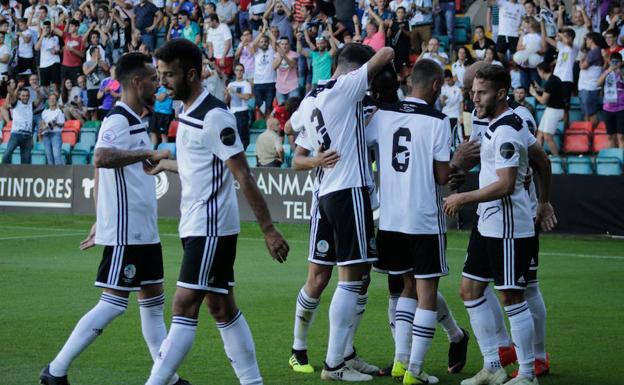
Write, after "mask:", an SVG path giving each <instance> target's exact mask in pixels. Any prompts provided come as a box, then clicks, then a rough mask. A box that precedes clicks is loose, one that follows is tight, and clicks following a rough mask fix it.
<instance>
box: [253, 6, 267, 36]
mask: <svg viewBox="0 0 624 385" xmlns="http://www.w3.org/2000/svg"><path fill="white" fill-rule="evenodd" d="M266 6H267V0H251V3H250V4H249V25H250V26H251V30H252V32H253V36H254V38H255V37H256V36H257V35H258V33H260V32H261V31H262V29H263V21H262V20H263V18H264V11H266Z"/></svg>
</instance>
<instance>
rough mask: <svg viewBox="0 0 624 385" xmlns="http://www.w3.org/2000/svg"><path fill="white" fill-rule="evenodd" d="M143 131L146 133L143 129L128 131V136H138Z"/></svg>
mask: <svg viewBox="0 0 624 385" xmlns="http://www.w3.org/2000/svg"><path fill="white" fill-rule="evenodd" d="M145 131H147V130H146V129H145V127H141V128H137V129H136V130H130V135H136V134H140V133H142V132H145Z"/></svg>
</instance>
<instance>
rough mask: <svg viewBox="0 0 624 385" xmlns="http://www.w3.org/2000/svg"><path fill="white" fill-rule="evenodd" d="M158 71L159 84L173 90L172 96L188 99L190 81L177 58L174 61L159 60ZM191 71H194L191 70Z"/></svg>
mask: <svg viewBox="0 0 624 385" xmlns="http://www.w3.org/2000/svg"><path fill="white" fill-rule="evenodd" d="M158 71H159V72H160V84H162V85H163V86H164V87H166V88H168V89H170V90H171V91H173V92H172V93H173V95H172V96H173V98H174V99H176V100H186V99H188V97H189V95H190V93H191V81H190V80H189V74H186V75H185V74H184V71H183V70H182V66H181V65H180V63H178V61H177V60H176V61H175V62H174V63H165V62H163V61H162V60H159V61H158ZM191 71H192V72H193V73H194V71H193V70H191ZM193 76H196V75H193Z"/></svg>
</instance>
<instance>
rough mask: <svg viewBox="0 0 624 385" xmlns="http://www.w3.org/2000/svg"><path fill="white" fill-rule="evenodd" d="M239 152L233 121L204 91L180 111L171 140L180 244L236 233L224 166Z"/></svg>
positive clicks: (231, 188) (232, 192) (234, 204)
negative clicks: (178, 191) (175, 166)
mask: <svg viewBox="0 0 624 385" xmlns="http://www.w3.org/2000/svg"><path fill="white" fill-rule="evenodd" d="M243 151H244V150H243V145H242V143H241V140H240V138H239V137H238V132H237V131H236V119H235V118H234V115H232V114H231V113H230V112H229V111H228V110H227V106H226V105H225V104H224V103H223V102H221V101H220V100H219V99H217V98H216V97H214V96H213V95H211V94H210V93H209V92H208V91H207V90H206V89H204V91H203V92H202V94H201V95H200V96H199V97H198V98H197V99H195V101H194V102H193V104H192V105H191V106H190V107H189V108H188V109H187V110H185V109H184V107H182V110H181V111H180V114H179V124H178V134H177V140H176V156H177V160H178V174H179V175H180V183H181V185H182V194H181V201H180V225H179V231H180V237H181V238H185V237H193V236H194V237H203V236H224V235H232V234H237V233H238V232H239V231H240V220H239V214H238V202H237V200H236V191H235V190H234V177H233V176H232V174H231V173H230V171H229V170H228V168H227V167H226V165H225V161H227V160H228V159H230V158H231V157H232V156H234V155H236V154H239V153H241V152H243Z"/></svg>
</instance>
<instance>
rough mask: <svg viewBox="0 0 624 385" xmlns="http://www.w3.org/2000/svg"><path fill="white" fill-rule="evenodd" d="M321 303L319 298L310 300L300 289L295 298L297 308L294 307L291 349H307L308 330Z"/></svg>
mask: <svg viewBox="0 0 624 385" xmlns="http://www.w3.org/2000/svg"><path fill="white" fill-rule="evenodd" d="M320 302H321V299H320V298H312V297H310V296H309V295H307V294H306V292H305V290H304V289H303V288H301V290H300V291H299V295H298V296H297V306H296V307H295V330H294V335H295V338H294V340H293V349H295V350H306V349H307V348H308V330H310V326H312V321H313V320H314V316H315V315H316V309H318V305H319V303H320Z"/></svg>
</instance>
